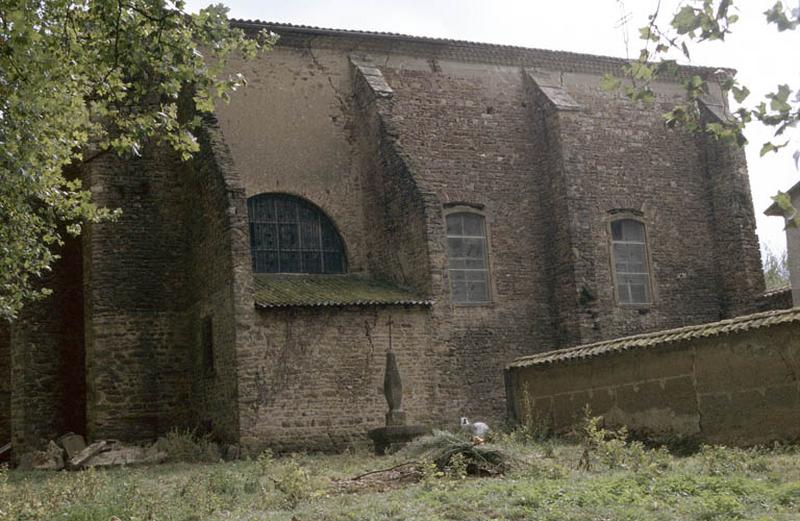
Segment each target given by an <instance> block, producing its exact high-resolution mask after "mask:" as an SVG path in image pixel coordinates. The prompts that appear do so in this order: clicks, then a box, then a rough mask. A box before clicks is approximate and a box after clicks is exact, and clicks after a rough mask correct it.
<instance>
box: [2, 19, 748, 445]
mask: <svg viewBox="0 0 800 521" xmlns="http://www.w3.org/2000/svg"><path fill="white" fill-rule="evenodd" d="M235 23H236V24H237V25H239V26H240V27H242V28H243V29H245V30H246V31H250V32H253V33H255V32H257V31H258V30H260V29H262V28H268V29H271V30H273V31H275V32H277V33H278V34H280V36H281V39H280V41H279V43H278V45H277V46H276V47H275V48H274V49H273V50H271V51H270V52H268V53H265V54H264V55H262V56H260V57H258V58H257V59H255V60H253V61H249V62H234V63H232V64H231V67H232V68H234V69H236V70H241V71H242V72H244V73H245V75H246V77H247V78H248V81H249V85H248V87H247V88H246V89H244V90H242V91H241V92H239V93H237V96H235V97H234V99H233V100H232V102H231V103H230V104H229V105H222V106H220V107H218V110H217V114H216V117H215V118H211V119H209V120H208V121H207V122H206V127H205V131H204V133H203V135H201V136H200V138H201V139H200V141H201V144H202V153H201V154H200V155H199V156H198V157H197V158H195V159H193V160H192V161H190V162H188V163H181V162H180V161H178V160H177V159H175V158H172V157H171V156H170V154H169V153H167V152H165V151H151V153H150V154H149V155H146V156H145V157H143V158H140V159H138V160H134V161H132V162H128V163H124V164H120V162H119V161H116V160H113V159H107V160H103V161H101V162H98V164H97V165H95V166H93V167H92V169H90V171H88V172H87V173H86V174H85V177H86V180H87V183H88V185H89V186H90V188H91V189H92V191H93V193H94V194H95V197H96V198H97V199H98V201H99V202H100V203H101V204H107V205H110V206H119V207H121V208H122V209H123V217H122V220H121V221H120V222H119V223H104V224H100V225H93V226H91V227H90V228H89V230H88V231H87V234H86V235H85V236H84V238H83V241H82V246H81V252H82V259H83V261H82V262H83V263H82V266H83V270H82V278H81V280H80V281H78V283H77V284H78V285H79V286H80V287H81V288H82V291H83V295H82V300H83V303H84V306H83V314H84V316H83V319H82V324H83V325H82V326H81V327H82V329H81V331H82V335H83V336H84V337H85V340H84V345H85V351H84V353H83V356H85V360H86V361H85V364H84V365H85V375H84V378H85V382H86V387H87V390H86V392H85V396H86V398H85V401H84V403H83V407H84V408H85V411H86V412H85V417H86V420H85V429H84V430H85V432H86V433H87V434H88V435H89V436H90V437H93V438H100V437H115V438H122V439H126V438H132V439H147V438H151V437H153V436H157V435H159V434H162V433H163V432H165V431H166V430H167V429H169V428H171V427H173V426H184V425H194V426H198V427H200V428H202V429H203V430H206V431H209V432H212V433H213V434H214V435H215V436H216V437H217V438H218V439H220V440H222V441H224V442H227V443H237V444H241V445H243V446H245V447H246V448H250V449H252V450H257V449H258V448H261V447H264V446H273V447H277V448H284V449H291V448H300V447H305V448H323V449H324V448H335V447H341V446H343V445H345V444H347V443H349V442H350V441H351V440H353V439H363V436H364V434H365V433H366V431H367V430H368V429H370V428H374V427H378V426H381V425H382V424H383V415H384V413H385V412H386V403H385V400H384V398H383V393H382V391H381V387H382V382H383V371H384V360H385V358H384V357H385V353H386V350H387V349H388V348H389V345H391V347H392V349H393V350H394V351H395V353H396V354H397V360H398V365H399V369H400V374H401V377H402V379H403V386H404V402H403V405H404V409H405V410H406V412H407V415H408V421H409V423H420V424H424V425H454V424H455V422H456V421H457V418H458V417H459V416H464V415H465V416H469V417H476V418H482V419H486V420H488V421H490V422H493V423H497V422H500V421H502V418H503V416H504V413H505V403H504V383H503V368H504V367H505V365H507V364H508V363H509V362H510V361H511V360H513V359H515V358H517V357H519V356H522V355H526V354H530V353H532V352H537V351H541V350H545V349H552V348H557V347H566V346H569V345H577V344H581V343H586V342H592V341H597V340H604V339H610V338H614V337H617V336H622V335H627V334H633V333H638V332H645V331H654V330H658V329H664V328H669V327H677V326H683V325H689V324H697V323H702V322H711V321H715V320H718V319H720V318H726V317H730V316H735V315H737V314H742V313H744V312H747V311H749V310H750V309H751V306H752V302H754V301H755V299H756V297H757V296H758V295H759V294H761V292H763V278H762V275H761V263H760V257H759V250H758V243H757V239H756V236H755V220H754V216H753V208H752V201H751V199H750V193H749V185H748V181H747V173H746V166H745V162H744V155H743V153H742V152H741V151H740V150H738V149H734V148H731V147H728V146H727V145H724V144H721V143H718V142H714V141H712V140H710V139H708V138H706V137H703V136H696V135H691V134H689V133H686V132H683V131H681V130H668V129H666V128H665V127H664V124H663V121H662V118H661V115H660V114H661V113H662V112H664V111H665V110H666V107H668V106H669V105H670V104H671V103H673V102H674V101H675V100H677V99H679V98H680V96H681V86H680V84H679V83H678V82H666V81H665V82H659V83H657V84H656V85H655V86H654V88H655V92H656V102H655V104H654V105H653V106H641V105H636V104H633V103H631V102H630V101H628V100H627V99H625V98H624V97H623V96H621V95H619V94H617V93H608V92H603V91H602V90H601V89H600V87H599V84H600V80H601V78H602V76H603V74H605V73H619V70H620V67H621V66H622V64H623V63H624V61H623V60H618V59H612V58H604V57H597V56H587V55H577V54H571V53H561V52H552V51H538V50H530V49H520V48H511V47H503V46H493V45H484V44H472V43H466V42H452V41H442V40H434V39H426V38H413V37H402V36H396V35H395V36H393V35H382V34H372V33H358V32H347V31H334V30H322V29H312V28H303V27H293V26H283V25H269V24H262V23H260V22H245V21H238V22H235ZM690 72H691V73H697V74H703V75H705V76H706V77H707V78H708V79H709V80H713V76H712V72H711V71H709V70H703V69H696V70H691V71H689V70H688V69H687V70H686V71H684V74H688V73H690ZM710 83H711V85H712V88H713V89H717V87H713V86H714V85H715V83H714V81H710ZM723 107H724V101H723V100H722V95H721V93H720V92H719V90H718V89H717V90H715V91H713V92H710V93H709V94H708V95H707V96H706V97H705V98H704V101H703V110H704V116H705V117H707V118H717V117H720V116H721V115H723V114H724V108H723ZM120 171H122V172H123V174H120ZM264 194H266V195H270V194H275V195H280V196H281V197H287V198H294V199H296V200H298V201H304V202H305V203H304V204H306V203H307V204H308V205H311V206H313V207H314V208H316V209H317V210H318V212H319V214H320V215H322V216H324V219H328V220H329V221H330V222H331V223H332V226H333V227H335V229H336V232H337V233H338V236H339V237H340V238H341V241H342V244H343V245H344V246H343V248H344V252H345V256H346V270H345V271H346V273H344V274H335V275H330V277H351V278H353V280H368V281H381V282H382V283H386V284H389V285H392V286H393V287H395V288H398V289H400V290H403V291H405V292H407V293H408V294H409V295H414V296H415V298H416V299H417V300H414V301H413V302H411V301H408V302H405V301H404V303H397V302H389V301H382V302H378V303H368V304H364V303H361V304H352V303H351V304H348V305H327V306H323V305H321V304H323V302H317V301H314V299H313V298H311V299H310V300H307V301H304V302H302V303H299V304H295V305H284V304H280V305H278V304H277V303H276V302H273V301H270V300H269V297H263V296H262V293H260V290H259V289H258V288H259V287H260V286H259V284H266V285H267V286H268V285H269V281H270V280H272V279H270V277H273V276H277V275H276V274H271V273H266V274H264V273H253V263H252V257H251V245H252V244H253V241H254V240H255V239H254V237H253V233H254V232H253V230H255V228H253V223H251V222H249V219H250V218H251V217H252V209H251V208H249V207H248V201H249V200H252V198H254V197H257V196H262V195H264ZM309 207H310V206H309ZM464 216H466V217H464ZM319 218H320V219H322V218H323V217H319ZM278 219H279V218H278ZM620 220H626V222H630V223H638V224H635V225H631V226H634V227H635V228H636V229H637V230H643V234H642V235H640V237H644V238H643V239H642V240H639V239H636V240H634V241H628V242H632V243H635V245H634V246H633V247H631V248H639V249H638V250H636V251H637V252H639V253H637V254H636V255H640V258H638V260H637V262H638V264H636V266H638V267H637V268H636V269H643V270H644V274H645V275H646V277H645V278H643V277H644V275H642V274H641V273H639V274H635V275H630V274H628V273H621V272H618V266H617V264H615V262H614V259H615V257H614V255H615V253H614V252H615V251H617V250H615V249H614V248H617V246H615V244H623V243H624V242H625V241H624V240H621V239H620V240H617V239H619V238H615V237H616V236H615V234H616V233H617V232H616V231H615V230H617V227H616V225H615V224H614V223H615V222H617V221H620ZM464 223H473V224H474V223H478V224H474V226H473V225H472V224H470V225H469V226H472V228H470V230H471V231H469V232H468V231H467V230H466V228H467V226H468V225H467V224H464ZM448 224H450V226H448ZM457 227H460V228H458V230H456V228H457ZM276 229H279V228H276ZM259 233H260V232H259ZM623 239H624V238H623ZM637 241H638V242H637ZM467 244H469V245H472V246H470V248H472V249H470V252H468V253H463V252H461V253H457V250H458V249H459V248H462V247H463V248H466V246H465V245H467ZM642 245H643V246H642ZM612 250H614V251H612ZM458 251H461V250H458ZM475 251H479V254H476V255H473V253H474V252H475ZM619 251H622V250H619ZM626 251H627V250H626ZM641 252H644V253H643V254H642V253H641ZM617 255H618V253H617ZM642 255H643V256H642ZM309 259H311V257H309ZM642 259H643V263H642V262H639V261H641V260H642ZM456 261H457V262H456ZM459 263H460V264H459ZM642 266H644V267H642ZM294 275H296V276H297V277H304V276H305V275H303V274H294ZM324 276H325V275H315V277H316V278H315V279H314V280H318V279H319V277H323V278H324ZM465 277H473V278H474V279H469V281H471V282H463V281H464V280H467V279H466V278H465ZM625 277H628V279H630V280H634V278H635V277H639V278H638V279H635V280H638V281H641V280H646V284H647V289H646V292H645V293H644V294H643V295H644V296H643V297H641V300H642V301H641V302H631V303H620V295H619V291H618V287H619V284H618V283H619V281H620V280H622V279H623V278H625ZM628 279H625V280H628ZM275 280H277V279H275ZM294 280H295V281H296V280H300V279H299V278H298V279H294ZM309 280H310V279H309ZM73 284H75V283H74V282H73ZM631 287H632V286H631ZM464 288H469V289H468V290H465V289H464ZM464 291H466V293H464ZM48 305H53V303H52V302H51V303H49V304H48V303H47V302H45V303H43V304H41V306H45V307H46V306H48ZM34 309H35V308H34ZM47 320H50V321H52V320H54V318H53V317H49V316H45V317H41V316H37V315H36V314H35V313H33V312H30V313H29V314H28V315H27V316H26V317H23V319H22V320H21V321H20V322H19V323H18V324H16V325H14V326H13V327H12V328H11V335H10V340H9V341H8V342H6V343H5V344H4V342H3V337H2V335H0V359H1V358H2V354H3V348H4V346H5V345H8V346H9V348H8V349H7V350H8V351H10V352H19V351H20V349H21V347H20V346H22V344H21V343H18V344H17V345H15V341H14V339H15V338H20V339H23V338H25V337H26V334H27V333H26V332H28V331H33V329H32V327H31V326H30V324H35V323H37V322H42V321H47ZM15 331H16V333H15ZM27 336H28V337H30V336H31V335H29V334H27ZM33 343H34V344H35V342H33ZM27 345H32V344H31V342H28V344H27ZM37 345H38V344H37ZM41 345H42V346H45V344H41ZM48 349H49V350H51V351H52V349H54V347H52V346H50V347H42V350H43V351H44V353H43V355H42V357H41V358H40V359H39V362H37V363H39V365H38V366H37V367H38V369H37V371H38V373H39V374H46V373H51V374H53V375H54V376H53V378H52V379H51V380H47V381H42V383H41V385H38V386H33V385H31V384H30V383H28V382H27V380H26V379H25V378H24V377H22V376H21V375H23V374H24V371H25V368H26V367H29V365H30V362H29V361H28V360H29V359H31V357H30V356H28V357H27V359H25V360H23V359H22V357H15V356H14V355H12V356H10V357H9V358H10V359H11V360H12V362H10V363H8V364H6V365H8V366H9V367H10V369H9V372H10V373H11V377H10V381H11V382H14V383H15V385H14V386H12V388H13V392H10V393H9V396H10V398H9V401H10V403H11V405H10V406H8V409H7V410H10V411H11V413H10V414H9V415H8V416H10V418H11V420H10V421H9V422H7V424H8V425H9V427H7V429H10V430H11V431H12V432H14V440H15V442H16V443H19V444H21V445H22V444H24V443H26V442H27V440H30V439H34V438H36V437H39V438H47V437H48V436H52V435H53V434H54V433H57V432H56V431H57V430H58V429H59V428H61V427H60V426H61V425H63V424H64V422H63V420H59V419H58V413H57V411H55V410H54V408H53V407H52V406H47V404H52V403H53V400H52V396H53V395H54V393H55V394H56V395H58V393H59V392H62V391H57V389H56V388H59V386H61V388H63V385H62V384H61V383H59V382H63V380H59V378H60V377H59V376H58V375H59V374H61V373H59V371H60V369H59V367H60V365H59V364H58V362H57V361H56V360H54V359H52V357H51V358H48V357H47V356H46V355H47V352H48V351H47V350H48ZM55 349H57V348H55ZM26 364H28V365H26ZM48 364H49V365H48ZM2 370H3V363H2V361H1V360H0V371H2ZM0 374H1V373H0ZM15 375H16V376H15ZM53 389H56V390H53ZM48 392H49V393H50V394H47V393H48ZM3 396H4V395H3V388H2V387H1V386H0V399H2V398H3ZM31 401H33V402H34V403H39V402H42V403H44V404H45V405H44V406H43V407H42V408H41V410H40V409H36V408H34V409H33V411H39V412H37V413H36V414H38V416H35V415H34V414H33V413H32V412H30V411H29V412H28V413H26V414H27V416H25V417H22V416H21V413H20V415H19V417H17V416H15V414H16V413H15V412H14V411H19V410H20V409H21V408H22V404H23V403H29V402H31ZM0 406H2V403H0ZM48 407H49V408H48ZM34 416H35V417H34ZM2 418H3V413H0V420H2ZM59 422H60V423H59ZM4 425H6V423H4V422H3V421H0V428H3V426H4ZM33 426H35V427H33Z"/></svg>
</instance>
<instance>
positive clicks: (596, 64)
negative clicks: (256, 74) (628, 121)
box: [231, 19, 734, 77]
mask: <svg viewBox="0 0 800 521" xmlns="http://www.w3.org/2000/svg"><path fill="white" fill-rule="evenodd" d="M231 24H232V25H234V26H236V27H240V28H242V29H245V30H252V31H258V30H261V29H267V30H269V31H272V32H275V33H277V34H279V35H281V36H282V37H290V36H334V37H342V38H351V39H359V40H361V41H373V42H374V41H376V40H380V41H382V42H392V48H394V47H395V46H397V45H399V44H407V45H411V46H415V47H418V46H419V45H423V46H435V48H436V49H439V51H440V52H437V53H436V54H437V57H439V58H450V59H456V60H465V61H481V62H489V63H507V64H514V65H523V66H526V67H546V68H553V69H554V70H563V71H573V70H574V71H580V70H590V71H591V72H595V73H598V72H608V73H612V74H620V71H621V67H622V66H623V65H626V64H628V63H629V62H630V60H627V59H624V58H618V57H611V56H600V55H593V54H583V53H574V52H567V51H553V50H546V49H534V48H529V47H520V46H516V45H503V44H494V43H481V42H473V41H468V40H455V39H450V38H433V37H428V36H413V35H409V34H401V33H391V32H380V31H360V30H353V29H332V28H326V27H315V26H310V25H296V24H290V23H280V22H268V21H262V20H243V19H231ZM383 47H385V45H384V46H383ZM405 50H406V51H408V47H407V46H406V47H405ZM680 70H681V73H682V74H699V75H701V76H704V77H708V76H711V75H713V74H714V73H715V72H716V71H720V70H722V71H726V72H727V73H728V74H730V73H732V72H734V70H733V69H729V68H715V67H698V66H689V65H685V66H681V68H680Z"/></svg>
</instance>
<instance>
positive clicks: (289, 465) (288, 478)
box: [271, 457, 316, 508]
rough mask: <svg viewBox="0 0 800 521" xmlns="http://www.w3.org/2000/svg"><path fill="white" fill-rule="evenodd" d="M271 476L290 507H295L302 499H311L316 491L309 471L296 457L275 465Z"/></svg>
mask: <svg viewBox="0 0 800 521" xmlns="http://www.w3.org/2000/svg"><path fill="white" fill-rule="evenodd" d="M271 478H272V480H273V482H274V483H275V488H276V489H277V490H278V491H280V493H281V494H282V495H283V498H284V501H285V502H286V505H287V506H288V507H289V508H295V507H296V506H297V505H298V504H300V503H301V502H302V501H307V500H309V499H311V498H312V497H313V496H314V495H315V493H316V489H315V487H314V486H313V484H312V481H311V477H310V476H309V474H308V472H307V471H306V469H304V468H303V467H302V466H300V464H299V463H298V462H297V459H296V458H294V457H292V458H289V459H288V461H286V462H285V463H284V464H282V465H276V466H274V473H273V475H272V476H271Z"/></svg>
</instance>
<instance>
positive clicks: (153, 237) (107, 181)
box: [84, 147, 191, 441]
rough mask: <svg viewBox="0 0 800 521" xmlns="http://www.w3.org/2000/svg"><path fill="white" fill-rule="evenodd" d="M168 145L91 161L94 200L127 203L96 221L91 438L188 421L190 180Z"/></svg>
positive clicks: (89, 291) (91, 255)
mask: <svg viewBox="0 0 800 521" xmlns="http://www.w3.org/2000/svg"><path fill="white" fill-rule="evenodd" d="M179 165H180V161H179V160H178V159H177V158H175V157H174V155H173V154H172V153H170V152H169V151H167V150H164V149H161V148H154V147H149V148H147V149H146V150H145V151H144V153H143V155H142V156H141V157H137V158H129V159H126V160H121V159H118V158H116V157H115V156H113V155H112V154H107V155H104V156H101V157H99V158H98V159H95V160H94V161H93V162H92V163H90V167H89V169H88V174H87V182H88V183H87V184H88V186H89V189H90V190H91V192H92V194H93V196H94V198H95V201H96V202H97V203H98V204H100V205H104V206H109V207H111V208H120V209H121V210H122V215H121V216H120V218H119V219H118V220H117V221H116V222H105V223H101V224H95V225H91V226H89V227H88V229H87V230H86V233H85V236H84V237H85V240H84V258H85V265H86V266H87V269H86V282H85V298H86V310H87V313H86V355H87V383H88V392H87V402H88V404H87V405H88V431H89V432H88V435H89V438H90V439H98V438H113V439H121V440H130V441H135V440H151V439H153V438H155V437H157V436H159V435H161V434H164V433H165V432H167V431H168V430H169V429H171V428H173V427H178V426H184V425H187V424H188V423H189V420H190V409H189V408H188V407H187V406H186V404H187V403H190V390H191V380H190V375H189V362H188V357H189V346H190V344H191V337H190V333H191V332H190V331H189V330H188V329H187V324H186V320H185V318H186V316H185V310H186V308H187V307H188V305H189V303H190V298H191V293H190V288H189V287H188V280H187V277H186V273H187V263H186V259H187V244H188V243H187V230H186V227H185V221H184V218H185V211H184V204H182V203H183V200H184V181H185V179H184V178H182V176H180V175H178V173H179V172H180V171H181V169H180V166H179Z"/></svg>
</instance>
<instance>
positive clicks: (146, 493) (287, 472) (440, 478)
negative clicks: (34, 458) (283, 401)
mask: <svg viewBox="0 0 800 521" xmlns="http://www.w3.org/2000/svg"><path fill="white" fill-rule="evenodd" d="M165 440H168V441H163V442H161V443H162V444H163V445H162V447H164V448H166V450H170V448H171V449H172V450H173V451H175V452H174V454H173V455H172V460H175V459H181V458H186V459H194V460H198V459H202V458H200V457H199V455H202V454H206V451H207V446H206V445H205V443H206V442H205V441H203V440H200V441H199V442H198V440H197V439H194V440H192V438H191V437H190V436H187V435H186V434H185V433H183V434H181V433H174V434H173V435H171V436H169V437H167V438H166V439H165ZM454 447H460V449H459V450H454ZM445 453H447V454H448V457H447V458H439V456H441V455H442V454H445ZM489 454H494V455H495V456H497V457H498V458H500V460H501V461H502V462H503V464H504V466H503V471H504V474H502V475H497V474H496V477H475V476H474V473H473V472H470V471H469V467H470V465H471V464H474V462H475V461H481V458H486V459H490V458H491V457H495V456H491V457H490V456H488V455H489ZM177 455H182V456H180V457H178V456H177ZM498 455H499V456H498ZM412 456H413V457H414V458H419V459H418V461H417V460H415V461H414V462H413V464H412V465H408V462H409V458H411V457H412ZM435 460H439V462H438V463H437V462H436V461H435ZM393 466H397V468H396V469H393V470H381V469H390V468H391V467H393ZM354 478H356V479H354ZM373 478H374V479H373ZM399 478H402V479H399ZM388 482H391V483H392V486H387V484H388ZM349 484H360V485H359V486H358V487H352V486H345V485H349ZM798 518H800V450H798V449H797V448H794V447H772V448H768V449H767V448H760V449H747V450H745V449H733V448H725V447H702V448H701V449H700V450H699V452H697V453H695V454H693V455H691V456H686V457H677V456H674V455H672V454H670V453H669V452H668V451H667V450H666V449H663V448H661V449H650V448H647V447H646V446H644V445H642V444H641V443H638V442H635V441H630V440H629V439H628V435H627V432H626V431H625V430H624V429H621V430H610V429H605V428H603V427H602V426H601V424H600V422H599V420H590V421H588V422H587V424H586V426H585V427H584V429H583V430H582V432H581V433H580V435H579V438H578V439H577V440H576V441H573V442H566V441H564V440H558V439H533V438H531V437H529V436H527V435H525V434H520V433H519V432H518V431H515V432H511V433H508V434H498V435H497V436H496V437H495V439H494V441H493V443H492V444H490V445H473V444H472V443H470V442H469V441H465V440H464V439H463V438H461V437H460V436H458V435H452V434H448V433H436V434H435V435H433V436H431V437H429V438H427V439H422V440H420V441H418V442H417V443H415V444H413V445H412V446H410V447H408V448H407V449H405V450H403V451H400V452H398V453H396V454H394V455H392V456H387V457H376V456H373V455H371V453H370V452H369V451H368V447H366V446H364V447H361V448H358V449H354V450H352V451H351V452H349V453H346V454H340V455H308V454H294V455H290V456H284V457H276V456H274V455H273V454H272V453H270V452H265V453H263V454H261V455H260V456H258V457H257V458H255V459H251V460H245V461H236V462H230V463H222V462H218V463H193V464H189V463H182V462H181V463H169V464H165V465H158V466H152V467H131V468H122V469H110V470H105V471H100V470H87V471H84V472H80V473H66V472H60V473H22V472H16V471H7V470H3V471H0V520H3V521H5V520H12V519H13V520H15V521H16V520H45V519H46V520H51V519H59V520H66V521H109V520H112V519H118V520H120V521H134V520H174V521H190V520H215V519H219V520H223V519H224V520H231V519H237V520H289V519H293V520H297V521H307V520H309V521H310V520H313V521H320V520H322V521H334V520H397V521H400V520H425V521H429V520H431V521H435V520H470V521H475V520H482V519H508V520H523V519H524V520H552V521H555V520H559V521H561V520H571V521H580V520H586V521H589V520H594V521H596V520H635V519H636V520H641V519H647V520H697V521H711V520H731V519H753V520H778V521H780V520H790V519H798Z"/></svg>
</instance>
